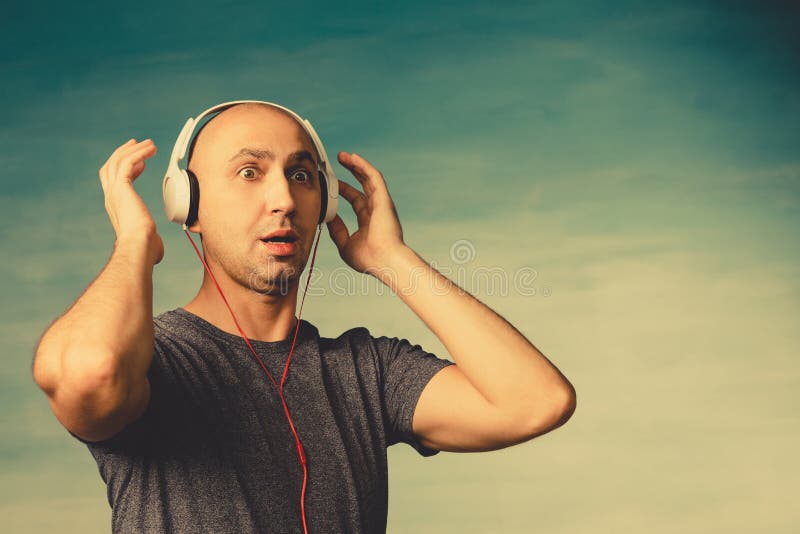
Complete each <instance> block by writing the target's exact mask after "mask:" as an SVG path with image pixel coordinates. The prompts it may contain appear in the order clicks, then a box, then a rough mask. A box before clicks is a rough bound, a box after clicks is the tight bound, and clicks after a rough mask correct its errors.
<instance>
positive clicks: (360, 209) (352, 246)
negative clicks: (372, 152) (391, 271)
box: [327, 152, 406, 276]
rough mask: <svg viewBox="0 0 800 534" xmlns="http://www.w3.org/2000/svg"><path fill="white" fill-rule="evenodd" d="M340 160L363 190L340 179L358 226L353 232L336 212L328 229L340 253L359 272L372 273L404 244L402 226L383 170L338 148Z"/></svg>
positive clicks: (340, 189)
mask: <svg viewBox="0 0 800 534" xmlns="http://www.w3.org/2000/svg"><path fill="white" fill-rule="evenodd" d="M339 163H341V164H342V165H343V166H344V167H345V168H346V169H347V170H349V171H350V173H351V174H352V175H353V176H354V177H355V178H356V180H358V181H359V182H360V183H361V187H362V188H363V189H364V191H363V192H361V191H359V190H358V189H356V188H355V187H353V186H351V185H349V184H347V183H346V182H343V181H342V180H339V196H340V197H344V198H345V199H346V200H347V201H348V202H349V203H350V205H351V206H352V207H353V211H354V212H355V214H356V217H357V219H358V230H356V231H355V232H354V233H353V234H352V235H350V233H349V231H348V230H347V226H346V225H345V224H344V221H342V219H341V218H340V217H339V215H336V217H334V219H333V220H332V221H330V222H328V223H327V224H328V232H329V234H330V236H331V239H332V240H333V242H334V244H335V245H336V248H338V249H339V256H341V258H342V259H343V260H344V261H345V263H347V264H348V265H349V266H350V267H352V268H353V269H355V270H356V271H358V272H360V273H367V274H371V275H373V276H375V275H377V273H378V272H379V271H380V270H381V269H384V268H387V267H388V266H389V263H390V261H391V258H392V256H393V254H395V253H397V252H399V251H401V250H402V249H403V248H405V246H406V245H405V243H404V242H403V229H402V228H401V227H400V220H399V219H398V217H397V210H396V209H395V207H394V202H393V201H392V197H391V196H389V190H388V189H387V187H386V182H385V181H384V178H383V174H382V173H381V172H380V171H378V169H376V168H375V167H373V166H372V164H371V163H370V162H369V161H367V160H366V159H364V158H363V157H361V156H359V155H358V154H348V153H347V152H339Z"/></svg>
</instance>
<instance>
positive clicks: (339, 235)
mask: <svg viewBox="0 0 800 534" xmlns="http://www.w3.org/2000/svg"><path fill="white" fill-rule="evenodd" d="M328 234H329V235H330V236H331V240H333V243H334V244H335V245H336V248H337V249H339V251H342V250H343V249H344V246H345V244H347V240H348V239H350V232H348V231H347V225H346V224H344V221H343V220H342V218H341V217H339V216H338V215H337V216H336V217H334V218H333V220H331V221H329V222H328Z"/></svg>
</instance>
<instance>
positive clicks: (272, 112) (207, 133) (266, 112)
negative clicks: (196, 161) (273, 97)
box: [186, 102, 321, 170]
mask: <svg viewBox="0 0 800 534" xmlns="http://www.w3.org/2000/svg"><path fill="white" fill-rule="evenodd" d="M253 117H263V120H264V124H265V125H269V124H272V123H274V122H275V121H284V122H285V121H286V120H287V119H288V121H291V123H292V124H294V125H295V127H296V128H294V129H295V130H296V131H297V132H298V133H299V134H300V135H301V136H302V138H303V140H304V144H305V143H307V144H308V145H309V147H310V151H311V153H312V154H313V155H314V158H315V161H314V163H315V166H318V165H319V162H320V159H321V158H320V156H319V153H318V152H317V149H316V146H315V145H314V142H313V141H312V140H311V138H310V136H309V135H308V133H307V132H306V131H305V128H303V127H302V126H300V124H298V122H297V119H295V118H294V116H292V115H291V114H289V113H288V112H286V111H284V110H282V109H280V108H276V107H274V106H270V105H269V104H262V103H259V102H247V103H243V104H236V105H234V106H231V107H229V108H227V109H225V110H223V111H221V112H219V113H217V114H216V115H214V116H213V117H211V118H210V119H208V120H207V121H206V122H205V123H204V124H203V125H202V126H201V127H200V128H199V129H198V130H197V132H196V133H195V136H194V138H193V139H192V142H191V144H190V145H189V150H188V153H187V157H186V168H187V169H192V170H196V169H194V168H193V167H192V166H191V165H192V158H193V156H194V154H195V152H203V151H204V149H207V147H208V146H209V145H213V144H214V143H215V141H216V140H217V139H216V138H217V137H218V136H220V135H225V134H224V132H225V130H226V129H227V128H229V127H231V126H232V125H235V124H236V123H237V121H238V122H240V121H242V120H243V119H244V120H252V118H253Z"/></svg>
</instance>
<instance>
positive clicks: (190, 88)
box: [0, 1, 800, 534]
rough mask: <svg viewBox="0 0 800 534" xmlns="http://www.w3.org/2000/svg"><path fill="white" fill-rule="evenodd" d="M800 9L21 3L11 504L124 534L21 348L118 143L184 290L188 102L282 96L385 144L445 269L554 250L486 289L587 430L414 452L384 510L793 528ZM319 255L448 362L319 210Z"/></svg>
mask: <svg viewBox="0 0 800 534" xmlns="http://www.w3.org/2000/svg"><path fill="white" fill-rule="evenodd" d="M799 23H800V16H799V15H798V9H797V7H796V3H793V2H777V1H767V2H755V1H753V2H740V1H737V2H690V1H685V2H678V1H675V2H625V1H616V2H585V1H584V2H571V3H566V2H554V1H553V2H501V3H490V2H440V3H425V2H404V3H402V4H389V3H386V4H379V3H374V2H340V3H322V2H319V3H314V2H291V3H288V2H287V3H274V2H225V3H220V4H218V5H212V4H210V3H203V2H173V3H168V2H158V3H153V2H137V3H126V5H120V6H116V5H113V6H112V5H110V4H107V3H100V2H83V3H76V4H61V3H56V2H45V3H34V2H27V3H16V4H14V5H13V6H5V7H4V15H3V17H2V21H0V75H2V87H3V93H4V96H5V106H4V109H3V113H2V118H0V121H1V122H0V173H2V174H1V175H0V176H2V198H1V199H0V232H1V233H2V245H0V246H1V247H2V249H1V250H2V257H3V261H2V263H0V275H1V276H0V279H2V280H3V307H2V321H0V325H1V326H0V328H2V336H0V339H2V341H1V342H0V343H2V345H1V346H0V354H2V357H3V365H2V368H0V473H2V476H1V477H0V528H2V530H3V531H4V532H35V533H38V532H42V533H44V532H48V533H49V532H61V533H72V532H74V533H85V532H107V531H109V530H110V526H109V525H110V509H109V507H108V504H107V501H106V496H105V486H104V485H103V483H102V480H101V479H100V477H99V474H98V472H97V468H96V465H95V463H94V461H93V459H92V457H91V456H90V454H89V452H88V450H87V449H86V448H85V447H84V446H83V445H81V444H80V443H78V442H77V441H75V440H74V439H72V438H71V437H69V435H68V434H67V433H66V431H65V430H64V429H63V427H61V425H60V424H59V423H58V422H57V420H56V419H55V417H54V416H53V415H52V413H51V412H50V410H49V406H48V404H47V401H46V398H45V396H44V394H43V393H41V392H40V391H39V390H38V389H37V388H36V386H35V385H34V383H33V381H32V378H31V372H30V363H31V358H32V356H33V350H34V347H35V345H36V342H37V339H38V336H39V335H40V334H41V333H42V331H43V330H44V329H45V328H46V327H47V325H48V324H49V323H50V322H51V321H52V320H53V319H55V318H56V317H57V316H58V315H59V314H60V313H62V312H63V311H64V309H65V308H66V307H67V306H69V304H70V303H71V302H72V301H74V300H75V298H76V297H77V296H78V295H79V294H80V293H81V291H82V290H83V289H84V288H85V287H86V286H87V285H88V284H89V283H90V282H91V280H92V279H93V278H94V277H95V276H96V274H97V273H98V272H99V271H100V269H101V268H102V267H103V265H104V263H105V261H106V260H107V259H108V256H109V254H110V251H111V247H112V244H113V239H114V236H113V231H112V230H111V226H110V224H109V222H108V219H107V215H106V213H105V211H104V208H103V198H102V191H101V188H100V184H99V180H98V175H97V171H98V169H99V168H100V166H101V165H102V164H103V163H104V161H105V160H106V158H107V157H108V156H109V154H110V153H111V152H112V151H113V150H114V149H115V148H116V147H117V146H118V145H120V144H122V143H123V142H125V141H126V140H127V139H129V138H130V137H136V138H137V139H144V138H147V137H150V138H152V139H153V140H154V141H155V143H156V145H157V146H158V148H159V151H158V154H157V155H156V156H155V157H153V158H152V159H151V160H148V163H147V168H146V170H145V171H144V173H143V175H142V176H141V177H140V178H139V180H138V181H137V189H138V191H139V192H140V193H141V195H142V196H143V198H144V199H145V201H146V202H147V204H148V206H150V208H151V211H152V212H153V214H154V216H155V218H156V220H157V222H158V226H159V231H160V232H161V235H162V236H163V238H164V240H165V245H166V256H165V258H164V261H163V262H162V263H161V264H159V265H158V266H157V267H156V269H155V275H154V276H155V293H156V295H155V310H154V311H155V312H156V313H160V312H161V311H164V310H167V309H172V308H175V307H178V306H181V305H183V304H185V303H186V302H188V300H189V299H190V298H191V297H192V296H193V295H194V292H195V290H196V288H197V287H198V285H199V283H200V280H201V273H202V268H201V267H200V265H199V264H198V262H197V258H196V257H195V256H194V252H193V251H192V249H191V247H190V245H189V243H188V242H187V241H186V239H185V237H184V236H183V235H182V232H180V230H179V228H178V227H177V226H175V225H170V224H168V223H167V221H166V219H165V217H164V214H163V209H162V206H161V198H160V187H161V179H162V177H163V173H164V171H165V168H166V160H167V156H168V154H169V152H170V150H171V148H172V143H173V142H174V140H175V137H176V136H177V134H178V132H179V129H180V127H181V126H182V125H183V123H184V122H185V120H186V119H187V118H188V117H189V116H194V115H196V114H197V113H199V112H200V111H202V110H203V109H205V108H207V107H209V106H211V105H214V104H216V103H219V102H223V101H228V100H235V99H260V100H268V101H272V102H277V103H280V104H282V105H285V106H288V107H290V108H291V109H293V110H295V111H297V112H298V113H300V114H301V115H303V116H305V117H307V118H309V119H310V120H311V121H312V122H313V124H314V126H315V127H316V129H317V131H318V132H319V134H320V136H321V137H322V139H323V141H324V143H325V145H326V148H327V150H328V152H329V153H331V154H335V153H336V152H337V151H339V150H345V151H351V152H357V153H359V154H362V155H363V156H365V157H366V158H367V159H369V160H370V161H371V162H372V163H373V164H374V165H375V166H376V167H378V168H379V169H380V170H381V171H382V172H383V173H384V175H385V176H386V179H387V182H388V185H389V190H390V192H391V194H392V196H393V198H394V200H395V203H396V205H397V209H398V213H399V215H400V218H401V222H402V223H403V229H404V234H405V237H406V240H407V242H408V243H409V245H411V246H412V247H413V248H414V249H415V250H417V251H418V252H419V253H420V255H422V256H423V257H424V258H425V259H427V260H428V261H430V262H432V263H435V264H436V265H437V266H438V267H440V268H441V269H443V270H445V271H447V270H448V269H449V272H450V273H452V276H453V278H456V277H457V276H461V275H465V276H466V277H467V278H465V279H466V280H470V278H469V274H470V273H474V272H476V269H477V270H480V269H487V268H491V269H497V270H498V271H497V272H503V273H507V275H508V276H509V278H510V277H512V276H513V275H514V273H518V272H521V270H525V269H527V271H526V272H529V273H530V272H534V273H535V277H534V285H535V289H536V292H535V294H534V295H523V294H522V293H521V292H520V291H514V290H513V289H512V290H509V291H507V292H506V293H505V294H503V292H501V291H498V290H496V289H497V288H494V290H493V288H491V287H489V286H487V285H481V284H476V285H474V286H470V285H469V284H467V285H468V287H467V289H470V290H471V291H472V292H473V293H474V294H475V295H476V296H478V297H479V298H480V299H481V300H482V301H483V302H485V303H486V304H488V305H489V306H491V307H492V308H493V309H495V310H496V311H497V312H498V313H500V314H502V315H503V316H504V317H506V318H507V319H508V320H509V321H510V322H511V323H512V324H514V325H515V326H516V327H517V328H518V329H519V330H520V331H521V332H522V333H523V334H525V335H526V336H527V337H528V338H529V339H530V340H531V341H532V342H533V343H534V344H535V345H536V346H537V347H538V348H539V349H540V350H541V351H542V352H543V353H544V354H545V355H546V356H547V357H548V358H549V359H550V360H551V361H553V363H554V364H555V365H556V366H558V367H559V369H560V370H561V371H562V372H563V373H564V374H565V375H566V376H567V377H568V378H569V379H570V381H571V382H572V383H573V385H574V386H575V388H576V390H577V394H578V408H577V411H576V413H575V415H574V416H573V417H572V419H571V420H570V421H569V422H568V423H567V425H566V426H564V427H561V428H559V429H557V430H555V431H554V432H552V433H550V434H547V435H545V436H542V437H540V438H537V439H535V440H533V441H530V442H528V443H525V444H522V445H518V446H515V447H512V448H509V449H505V450H501V451H494V452H489V453H480V454H453V453H441V454H439V455H437V456H434V457H432V458H422V457H420V456H418V455H417V454H416V453H415V452H414V451H413V450H412V449H410V448H409V447H408V446H406V445H398V446H395V447H392V448H391V449H390V451H389V453H390V511H389V529H388V530H389V532H392V533H405V532H409V533H411V532H413V533H440V532H441V533H445V532H454V533H455V532H458V533H463V532H475V533H479V532H480V533H484V532H547V533H550V534H554V533H589V532H591V533H594V532H654V533H662V532H663V533H673V532H692V533H693V532H729V533H735V532H772V533H779V532H787V533H788V532H792V531H794V529H795V528H796V526H797V525H798V524H800V513H798V512H797V507H796V506H795V503H794V500H795V494H794V492H795V491H796V488H797V473H798V472H800V469H798V468H799V467H800V465H798V464H799V463H800V462H798V459H797V454H796V451H797V450H798V449H799V448H800V425H799V424H798V423H799V422H800V418H798V415H797V410H796V407H797V404H798V393H797V392H798V386H800V366H799V365H798V363H797V357H798V354H799V353H800V350H798V349H800V329H798V311H800V281H799V280H800V277H799V276H798V274H800V272H799V271H800V269H799V268H798V265H799V264H798V259H800V247H799V246H798V243H800V240H798V224H799V223H800V156H799V155H798V148H799V143H798V141H800V84H798V81H799V80H798V78H799V77H800V74H799V73H800V64H799V63H800V60H799V59H798V58H800V37H798V35H799V34H798V32H797V28H798V27H799ZM336 169H337V172H338V174H339V177H340V178H342V179H345V180H347V181H349V182H350V183H352V184H355V183H356V182H355V180H354V179H353V178H352V177H351V176H349V175H348V173H347V172H346V171H345V169H343V168H342V167H341V166H338V164H337V167H336ZM347 210H349V207H347V205H346V204H345V205H343V206H342V211H343V212H345V221H347V222H348V223H349V225H350V228H351V229H352V228H353V225H354V220H355V219H354V217H353V216H352V213H350V212H348V211H347ZM459 240H468V241H469V243H470V246H471V247H472V250H474V257H470V259H469V261H468V262H466V263H463V264H459V263H457V262H456V261H454V258H453V257H452V253H451V248H452V247H453V246H454V244H455V243H456V242H458V241H459ZM316 268H317V269H319V271H320V273H321V274H323V277H322V278H320V279H319V280H318V281H316V282H315V290H314V291H315V292H314V293H312V294H310V296H309V297H308V298H307V299H306V303H305V307H304V310H303V318H305V319H308V320H309V321H311V322H313V323H314V324H316V325H317V326H318V327H319V329H320V331H321V333H322V334H323V335H327V336H336V335H338V334H339V333H340V332H342V331H343V330H345V329H347V328H350V327H353V326H357V325H361V326H367V327H368V328H370V330H371V332H372V333H373V334H375V335H379V334H387V335H393V336H398V337H406V338H408V339H410V340H412V341H414V342H416V343H420V344H422V346H423V347H425V348H426V349H428V350H430V351H432V352H435V353H437V354H439V355H440V356H442V357H449V356H448V354H447V352H446V351H445V349H444V347H442V346H441V344H440V343H439V342H438V340H437V339H436V338H435V336H434V335H433V334H432V333H431V332H430V331H429V330H427V328H426V327H425V326H424V324H423V323H422V322H421V321H420V320H419V319H417V318H416V316H415V315H414V314H413V313H412V312H411V311H410V310H409V309H407V308H406V307H405V305H404V304H403V303H402V302H401V301H400V299H399V298H397V297H396V296H392V295H390V294H388V293H386V292H381V291H380V288H379V287H378V286H377V285H376V284H375V283H373V281H371V279H370V280H365V281H363V282H364V287H363V288H361V289H360V290H359V291H353V292H351V293H354V294H350V295H347V296H342V295H337V294H334V292H333V291H331V289H330V287H329V285H328V282H329V281H330V279H331V278H330V275H331V274H332V273H335V272H339V273H341V272H346V271H344V269H343V264H342V262H341V260H339V258H338V255H337V254H336V250H335V248H334V246H333V244H332V243H331V242H330V241H329V239H328V237H327V234H324V235H323V237H322V241H321V244H320V251H319V255H318V263H317V267H316ZM337 269H338V271H337ZM352 278H353V280H355V281H357V282H358V283H359V284H361V283H362V278H361V277H357V276H355V275H354V276H353V277H352ZM485 357H486V358H487V360H491V358H492V355H491V354H487V355H485ZM793 510H794V511H793Z"/></svg>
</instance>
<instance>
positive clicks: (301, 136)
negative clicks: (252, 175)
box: [195, 106, 314, 164]
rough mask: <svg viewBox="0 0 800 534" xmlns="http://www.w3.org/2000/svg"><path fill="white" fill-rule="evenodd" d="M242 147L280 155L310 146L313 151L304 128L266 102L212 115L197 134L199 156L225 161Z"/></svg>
mask: <svg viewBox="0 0 800 534" xmlns="http://www.w3.org/2000/svg"><path fill="white" fill-rule="evenodd" d="M243 148H255V149H260V150H268V151H270V152H273V153H275V154H277V157H278V158H282V157H285V156H286V155H288V154H290V153H292V152H295V151H297V150H299V149H303V148H305V149H307V150H309V151H312V153H313V152H314V150H313V143H312V142H311V140H310V139H309V137H308V134H307V133H306V132H305V130H304V129H303V128H302V127H301V126H300V125H299V124H298V123H297V121H296V120H295V119H294V118H293V117H290V116H288V115H287V114H285V113H284V112H282V111H280V110H277V109H274V108H267V107H263V106H236V107H233V108H229V109H226V110H225V111H223V112H221V113H219V114H218V115H217V116H215V117H213V118H212V119H211V120H210V121H209V122H208V123H206V126H205V127H204V128H203V129H202V131H201V132H200V133H199V134H198V137H197V141H196V147H195V150H196V151H197V156H198V159H202V160H205V161H206V162H208V163H214V164H225V163H227V162H228V161H229V160H230V158H231V157H232V156H234V155H236V154H237V153H239V152H240V151H241V150H242V149H243Z"/></svg>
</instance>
